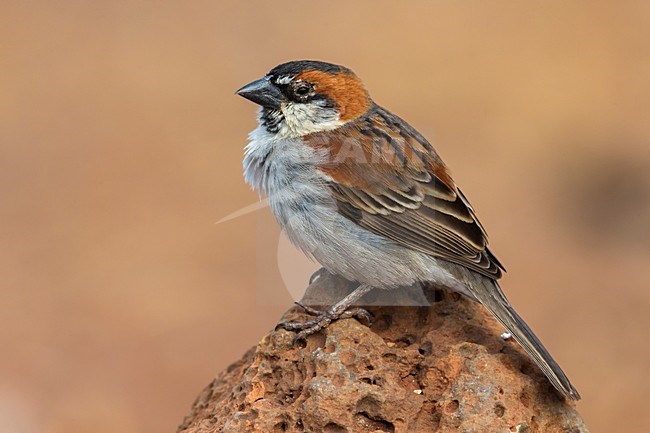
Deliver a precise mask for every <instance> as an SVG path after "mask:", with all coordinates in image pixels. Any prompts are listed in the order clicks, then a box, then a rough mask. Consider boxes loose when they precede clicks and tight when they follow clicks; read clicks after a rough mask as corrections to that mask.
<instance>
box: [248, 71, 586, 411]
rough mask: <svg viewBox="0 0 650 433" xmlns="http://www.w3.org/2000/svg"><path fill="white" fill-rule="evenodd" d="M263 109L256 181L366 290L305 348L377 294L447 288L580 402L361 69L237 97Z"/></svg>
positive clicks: (446, 186)
mask: <svg viewBox="0 0 650 433" xmlns="http://www.w3.org/2000/svg"><path fill="white" fill-rule="evenodd" d="M236 94H237V95H240V96H242V97H244V98H246V99H248V100H250V101H252V102H254V103H256V104H257V105H259V111H258V126H257V127H256V128H255V129H254V130H253V131H252V132H251V133H250V134H249V136H248V144H247V145H246V147H245V152H244V161H243V166H244V178H245V181H246V182H247V183H248V184H249V185H250V186H251V187H252V188H253V189H254V190H257V191H258V192H259V193H260V194H263V195H265V196H266V198H267V200H268V203H269V207H270V209H271V211H272V213H273V214H274V216H275V219H276V220H277V222H278V223H279V225H280V226H281V228H282V230H283V232H284V233H285V234H286V235H287V236H288V238H289V240H290V241H291V242H292V243H293V244H294V245H296V246H297V247H298V248H299V249H301V250H302V251H303V253H305V254H306V255H307V256H309V257H310V258H312V259H313V260H315V261H317V262H318V263H320V264H321V265H322V266H323V268H324V269H325V270H326V271H328V272H330V273H332V274H335V275H338V276H341V277H343V278H345V279H347V280H349V281H353V282H355V283H356V284H357V287H356V289H355V290H353V291H352V292H351V293H350V294H349V295H347V296H346V297H344V298H343V299H341V300H340V301H339V302H337V303H336V304H334V305H333V306H331V307H330V308H329V309H327V310H325V311H319V310H316V309H314V308H311V307H308V306H306V305H301V306H303V308H305V309H306V310H307V312H308V313H311V314H314V315H316V318H314V319H313V320H308V321H305V322H282V323H281V326H282V327H284V328H286V329H288V330H291V331H299V332H298V333H297V337H296V338H306V337H307V336H308V335H310V334H313V333H315V332H318V331H320V330H321V329H323V328H325V327H327V326H328V325H329V324H330V323H331V322H332V321H334V320H338V319H341V318H349V317H357V318H359V319H364V318H365V319H366V320H369V314H368V313H367V312H365V310H362V309H359V308H352V307H353V305H354V304H355V302H356V301H358V300H359V299H360V298H361V297H362V296H363V295H365V294H366V293H368V292H369V291H371V290H398V289H399V288H400V287H404V286H408V285H414V284H433V285H437V286H442V287H446V288H448V289H450V290H452V291H455V292H458V293H461V294H462V295H465V296H467V297H469V298H471V299H472V300H474V301H477V302H479V303H481V304H482V305H483V306H484V307H485V308H486V309H487V310H488V311H489V312H490V313H491V314H492V315H493V316H494V318H495V319H496V320H497V321H498V322H500V323H501V325H503V327H504V328H505V329H506V331H507V334H511V335H512V337H513V338H514V339H515V340H516V341H517V342H518V343H519V344H520V345H521V346H522V347H523V349H524V350H525V351H526V352H527V353H528V355H529V356H530V357H531V358H532V359H533V360H534V361H535V363H536V364H537V365H538V366H539V368H540V369H541V370H542V372H543V373H544V374H545V375H546V377H547V378H548V380H549V381H550V382H551V384H552V385H553V386H554V387H555V388H556V389H557V390H558V391H559V392H560V394H561V395H562V396H564V397H565V398H567V399H570V400H579V399H580V394H579V393H578V391H577V390H576V388H574V386H573V385H572V384H571V382H570V381H569V379H568V377H567V376H566V374H565V373H564V372H563V371H562V369H561V368H560V366H559V365H558V363H557V362H556V361H555V360H554V359H553V357H552V356H551V354H550V353H549V352H548V350H547V349H546V348H545V347H544V345H543V344H542V343H541V341H540V340H539V338H538V337H537V336H536V335H535V334H534V333H533V331H532V330H531V329H530V327H529V326H528V325H527V324H526V322H524V320H523V319H522V318H521V317H520V316H519V315H518V314H517V312H516V311H515V310H514V308H513V307H512V306H511V305H510V302H509V301H508V300H507V298H506V296H505V294H504V292H503V291H502V289H501V287H500V285H499V283H498V280H499V279H500V278H501V277H502V274H503V272H504V271H505V268H504V266H503V265H502V264H501V263H500V262H499V260H498V259H497V258H496V256H495V255H494V254H493V253H492V251H491V250H490V248H489V247H488V238H487V233H486V231H485V228H484V227H483V225H482V224H481V223H480V222H479V219H478V217H477V215H476V211H475V210H474V208H473V207H472V205H471V204H470V203H469V200H468V199H467V197H466V196H465V195H464V194H463V192H462V191H461V190H460V188H459V187H458V186H457V185H456V183H455V181H454V180H453V178H452V176H451V173H450V170H449V169H448V167H447V166H446V165H445V163H444V162H443V161H442V159H441V158H440V156H439V155H438V153H437V151H436V149H435V148H434V147H433V146H432V145H431V144H430V142H429V141H427V139H426V138H424V136H422V135H421V134H420V133H419V132H418V131H417V130H416V129H415V128H413V127H412V126H411V125H409V124H408V123H407V122H406V121H404V120H403V119H401V118H400V117H398V116H397V115H395V114H393V113H391V112H390V111H388V110H387V109H385V108H383V107H381V106H380V105H378V104H376V103H375V102H374V101H373V100H372V98H371V97H370V95H369V93H368V91H367V90H366V88H365V86H364V84H363V83H362V81H361V80H360V79H359V77H358V76H357V75H356V74H355V73H354V72H352V71H351V70H350V69H348V68H346V67H344V66H340V65H336V64H333V63H327V62H322V61H316V60H298V61H290V62H287V63H282V64H280V65H278V66H276V67H274V68H273V69H271V70H270V72H268V73H267V74H266V75H264V76H263V77H262V78H260V79H257V80H255V81H252V82H251V83H249V84H246V85H245V86H243V87H242V88H240V89H239V90H237V91H236Z"/></svg>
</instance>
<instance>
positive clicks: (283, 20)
mask: <svg viewBox="0 0 650 433" xmlns="http://www.w3.org/2000/svg"><path fill="white" fill-rule="evenodd" d="M649 41H650V3H649V2H646V1H642V0H640V1H624V2H612V1H570V2H560V1H550V2H543V3H542V2H535V3H533V2H516V1H500V2H470V1H437V2H427V1H412V2H408V3H404V4H403V5H401V6H398V5H397V4H396V3H394V2H388V1H379V2H377V1H372V2H370V1H359V2H343V1H331V2H328V3H327V4H326V5H325V4H323V3H320V4H316V3H314V4H306V3H296V2H286V1H273V2H268V3H262V2H259V3H253V2H247V3H243V2H234V1H222V2H214V1H203V0H196V1H191V2H166V1H134V0H129V1H109V2H97V1H95V2H89V1H57V2H52V1H44V0H33V1H21V2H12V1H4V2H2V6H1V13H0V194H1V195H0V197H1V198H2V200H1V201H0V320H1V322H0V324H1V326H0V344H1V346H0V347H1V351H2V356H0V431H3V432H7V433H10V432H11V433H31V432H48V433H64V432H65V433H76V432H87V431H93V432H120V433H140V432H164V431H174V430H175V428H176V425H177V424H178V423H180V421H181V420H182V418H183V416H184V415H185V414H186V412H188V410H189V408H190V405H191V403H192V401H193V399H194V398H195V397H196V396H197V395H198V393H199V392H200V390H201V389H202V388H203V387H204V386H205V385H206V384H207V383H209V382H210V380H211V379H212V377H213V376H214V375H215V374H216V373H217V372H219V371H220V370H222V369H223V368H225V367H226V366H227V365H228V364H229V363H231V362H233V361H235V360H237V359H238V358H239V357H240V356H241V354H243V352H244V351H245V350H246V349H248V348H249V347H250V346H252V345H253V344H255V343H256V342H257V341H258V339H259V338H260V337H261V336H262V335H263V334H264V333H266V332H267V331H268V330H269V329H271V328H272V327H273V326H274V325H275V323H276V321H277V320H278V318H279V316H280V314H281V313H282V312H283V311H284V310H285V309H286V307H288V305H289V303H290V298H289V296H286V297H284V298H282V299H278V300H277V302H275V303H268V302H259V299H258V296H257V292H258V290H257V287H259V285H260V284H263V283H264V282H260V281H256V279H257V275H258V273H257V272H255V271H254V269H255V266H256V264H255V261H256V254H257V250H258V249H259V248H260V246H259V245H258V244H257V241H258V235H257V231H258V230H259V227H258V225H259V216H256V215H255V214H250V215H247V216H245V217H242V218H238V219H235V220H231V221H229V222H226V223H222V224H215V222H216V221H218V220H220V219H221V218H223V217H224V216H226V215H228V214H230V213H231V212H234V211H236V210H238V209H240V208H242V207H244V206H246V205H249V204H251V203H254V202H255V201H256V200H257V195H256V194H255V193H253V192H251V191H250V190H249V188H248V187H247V185H245V184H244V181H243V179H242V169H241V159H242V151H243V147H244V145H245V141H246V135H247V133H248V132H249V131H250V130H252V129H253V128H254V126H255V124H256V123H255V108H254V107H253V105H252V104H251V103H249V102H247V101H245V100H244V99H242V98H239V97H236V96H235V95H233V92H234V90H236V89H237V88H239V87H240V86H241V85H243V84H245V83H247V82H249V81H251V80H253V79H255V78H258V77H260V76H262V75H263V74H265V73H266V72H267V71H268V70H269V69H270V68H271V67H273V66H275V65H276V64H278V63H281V62H284V61H287V60H292V59H302V58H309V59H320V60H326V61H331V62H335V63H340V64H344V65H346V66H348V67H350V68H352V69H353V70H355V72H357V74H358V75H359V76H361V77H362V78H363V80H364V81H365V83H366V85H367V87H368V88H369V89H370V91H371V94H372V95H373V97H374V99H375V100H376V101H377V102H378V103H379V104H382V105H384V106H386V107H388V108H389V109H390V110H391V111H393V112H395V113H397V114H399V115H400V116H402V117H404V118H405V119H407V120H408V121H409V122H410V123H411V124H412V125H413V126H415V127H416V128H418V129H419V130H420V131H421V132H422V133H423V134H424V135H425V136H427V137H428V138H429V139H430V140H431V141H432V142H433V143H434V144H435V145H436V146H437V148H438V150H439V151H440V153H441V155H442V156H443V157H444V158H445V160H446V162H447V163H448V164H449V165H450V167H451V168H452V169H453V173H454V176H455V179H456V180H457V182H458V183H459V184H460V185H462V187H463V189H464V191H465V192H466V194H467V195H468V196H469V197H470V199H471V201H472V203H473V204H474V206H475V207H476V209H477V210H478V213H479V215H480V217H481V219H482V222H483V223H484V225H485V226H486V227H487V229H488V231H489V233H490V236H491V241H492V246H493V250H494V251H496V253H497V255H498V256H499V258H500V259H501V261H502V262H503V263H505V265H506V267H507V268H508V270H509V273H508V275H507V276H506V277H505V279H504V284H503V285H504V287H505V290H506V292H507V293H508V295H509V297H510V299H511V301H512V303H513V304H514V305H515V306H516V307H517V309H518V310H519V312H520V313H521V314H522V316H524V317H525V318H527V320H528V321H529V323H530V324H531V326H532V327H533V328H534V329H535V330H536V332H537V333H538V335H540V337H541V338H542V340H543V341H544V342H545V344H546V345H547V346H548V347H549V349H550V350H551V352H552V353H553V354H554V355H555V357H556V358H557V360H558V361H559V362H560V364H561V365H562V366H563V368H564V369H565V370H566V372H567V373H568V374H569V376H570V377H571V379H572V381H573V382H574V384H575V385H576V386H577V388H578V389H579V390H580V391H581V393H582V395H583V401H581V402H580V403H579V404H578V408H579V410H580V412H581V414H582V415H583V417H584V418H585V420H586V422H587V425H588V426H589V427H590V428H591V431H592V432H610V431H620V430H621V428H622V427H621V426H623V425H624V426H625V430H626V431H650V424H649V421H648V417H647V416H645V415H643V413H644V412H645V406H646V403H647V401H648V399H650V390H649V387H648V386H647V381H646V380H645V379H643V378H647V376H648V374H649V373H650V371H649V367H648V359H650V353H649V349H648V340H647V332H648V329H649V326H650V319H649V317H650V314H649V311H650V299H649V294H648V293H649V292H648V288H649V287H648V286H649V283H650V266H649V265H648V263H650V177H649V173H650V122H649V119H650V86H648V77H649V76H650V50H649V45H648V44H649ZM260 212H262V213H264V212H266V213H267V214H266V215H267V217H268V209H265V210H262V211H260Z"/></svg>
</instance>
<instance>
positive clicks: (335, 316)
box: [275, 302, 372, 344]
mask: <svg viewBox="0 0 650 433" xmlns="http://www.w3.org/2000/svg"><path fill="white" fill-rule="evenodd" d="M296 305H298V306H299V307H300V308H302V309H303V310H305V312H306V313H308V314H310V315H312V316H316V317H315V318H314V319H312V320H307V321H304V322H280V323H278V324H277V326H276V327H275V329H276V330H278V329H286V330H287V331H299V332H298V334H296V336H295V337H294V339H293V343H294V344H295V343H296V342H298V341H300V340H305V339H306V338H307V337H308V336H310V335H312V334H315V333H317V332H319V331H321V330H323V329H325V328H327V327H328V326H329V325H330V323H332V322H333V321H335V320H339V319H349V318H355V319H357V320H359V321H360V322H362V323H365V324H366V325H367V326H370V324H371V323H372V316H371V314H370V313H369V312H368V311H366V310H364V309H363V308H353V309H350V310H344V311H342V312H339V311H338V309H336V308H334V307H332V308H330V309H329V310H326V311H320V310H317V309H315V308H312V307H310V306H308V305H305V304H303V303H301V302H296Z"/></svg>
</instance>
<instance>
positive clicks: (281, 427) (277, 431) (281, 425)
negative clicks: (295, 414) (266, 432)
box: [273, 421, 288, 433]
mask: <svg viewBox="0 0 650 433" xmlns="http://www.w3.org/2000/svg"><path fill="white" fill-rule="evenodd" d="M287 427H288V426H287V422H286V421H282V422H279V423H277V424H276V425H275V426H273V431H274V432H275V433H281V432H285V431H287Z"/></svg>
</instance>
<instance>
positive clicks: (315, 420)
mask: <svg viewBox="0 0 650 433" xmlns="http://www.w3.org/2000/svg"><path fill="white" fill-rule="evenodd" d="M348 289H349V287H348V286H347V285H346V284H343V283H342V282H340V281H338V280H335V279H334V278H332V277H330V276H326V277H324V278H321V279H319V280H317V281H316V283H314V284H312V286H310V288H309V289H308V292H307V294H306V299H310V300H311V301H310V302H312V303H320V302H315V301H314V300H315V299H319V300H321V301H322V300H323V299H324V298H325V299H326V298H328V297H329V299H332V298H336V297H339V296H341V294H342V293H345V292H346V291H347V290H348ZM381 295H382V294H379V296H381ZM384 295H386V296H394V294H384ZM424 295H425V296H426V297H427V298H428V299H430V300H431V303H432V305H431V306H430V307H386V306H383V307H382V306H378V307H369V308H368V309H369V311H370V312H371V313H372V314H373V315H374V317H375V320H374V324H373V325H372V328H368V327H366V326H364V325H362V324H361V323H359V322H358V321H356V320H354V319H346V320H341V321H338V322H335V323H333V324H332V325H331V326H330V327H329V328H328V329H327V330H325V331H323V332H321V333H319V334H316V335H313V336H311V337H310V338H309V339H308V341H307V342H306V343H305V344H304V345H302V346H300V345H298V346H293V345H292V339H293V337H294V335H295V334H293V333H291V332H288V331H285V330H279V331H273V332H271V333H269V334H268V335H266V336H265V337H264V338H262V340H261V341H260V343H259V344H258V345H257V347H255V348H253V349H251V350H250V351H248V352H247V353H246V354H245V355H244V357H243V358H242V359H241V360H240V361H238V362H236V363H234V364H233V365H231V366H230V367H228V369H227V370H225V371H223V372H221V373H220V374H219V375H218V376H217V377H216V379H214V380H213V381H212V383H211V384H210V385H208V387H207V388H206V389H205V390H204V391H203V393H202V394H201V395H200V396H199V398H198V399H197V400H196V401H195V403H194V405H193V407H192V411H191V413H190V414H189V415H188V416H187V417H186V418H185V420H184V422H183V424H182V425H181V426H180V427H179V429H178V432H183V433H208V432H211V433H212V432H223V433H235V432H237V433H238V432H268V433H276V432H277V433H281V432H291V433H293V432H296V433H297V432H315V433H319V432H323V433H343V432H349V433H353V432H354V433H356V432H359V433H360V432H368V433H370V432H373V433H377V432H395V433H405V432H427V433H429V432H467V433H470V432H477V433H479V432H480V433H485V432H520V433H523V432H545V433H554V432H558V433H586V432H588V430H587V428H586V427H585V426H584V424H583V422H582V420H581V419H580V416H579V415H578V413H577V412H576V410H575V407H574V405H573V404H572V403H569V402H566V401H564V400H563V399H562V398H561V397H560V396H559V395H558V394H557V393H556V392H555V390H554V389H553V388H552V387H551V385H550V384H549V383H548V381H547V380H546V378H545V377H544V375H543V374H542V373H541V371H539V370H538V369H537V367H536V366H535V365H534V364H533V363H532V362H531V361H530V360H529V359H528V357H527V356H526V355H525V353H524V352H523V351H522V350H521V349H520V348H519V347H518V345H517V343H515V342H513V341H503V339H502V338H501V337H500V334H501V333H502V332H503V329H502V328H501V327H500V325H498V324H497V323H496V322H495V321H494V320H493V319H492V318H491V317H490V316H489V314H488V313H487V312H485V310H484V309H483V308H482V307H481V306H480V305H478V304H476V303H474V302H472V301H470V300H468V299H466V298H464V297H461V296H459V295H457V294H454V293H449V292H446V291H440V290H433V289H431V290H426V291H425V294H424ZM374 296H375V297H377V296H378V294H375V295H374ZM418 296H419V297H420V298H418ZM421 297H422V294H419V295H418V294H415V295H413V296H412V299H414V300H415V301H421V300H422V298H421ZM364 301H365V302H368V303H371V301H372V299H370V298H368V299H365V300H364ZM375 301H376V299H375ZM384 301H385V299H384ZM323 302H330V301H329V300H327V299H326V300H325V301H323ZM416 303H417V302H416ZM285 316H286V317H285V318H286V319H289V320H295V319H304V318H305V316H304V314H303V313H301V312H300V310H299V309H298V308H292V309H291V310H289V311H288V312H287V314H286V315H285Z"/></svg>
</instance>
